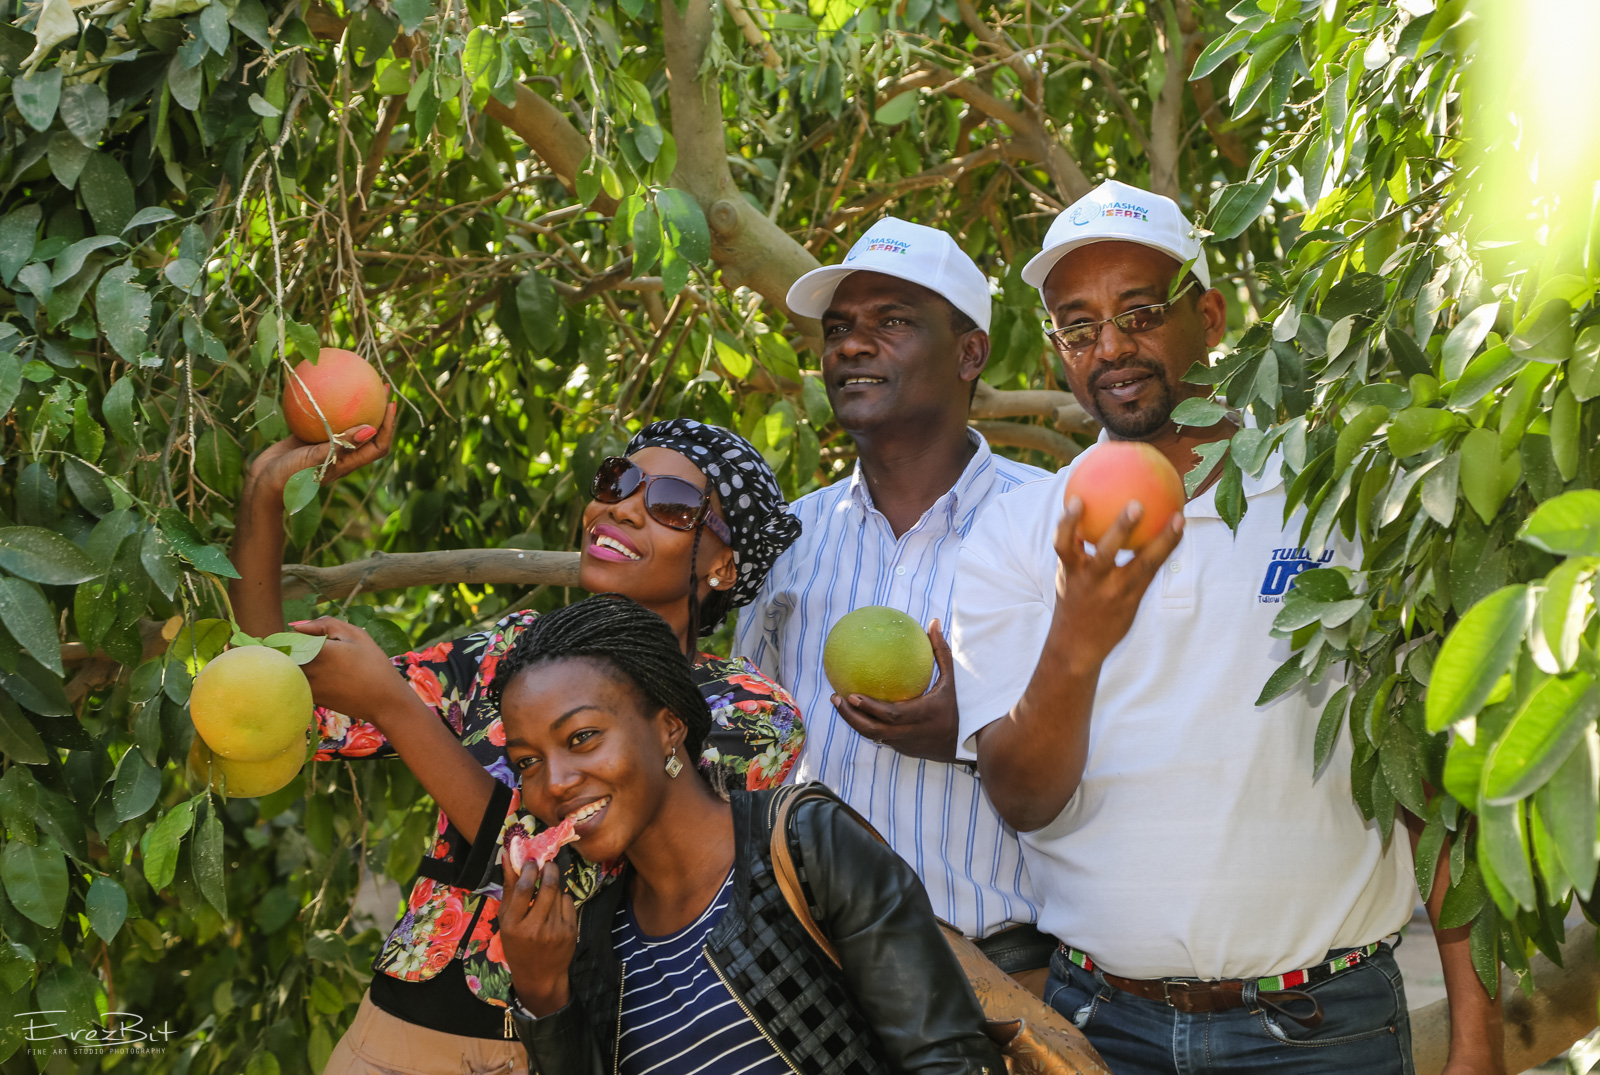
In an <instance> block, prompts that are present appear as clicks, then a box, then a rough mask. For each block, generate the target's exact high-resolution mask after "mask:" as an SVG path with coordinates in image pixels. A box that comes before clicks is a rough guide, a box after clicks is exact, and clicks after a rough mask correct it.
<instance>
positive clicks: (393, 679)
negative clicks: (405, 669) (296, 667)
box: [289, 616, 411, 728]
mask: <svg viewBox="0 0 1600 1075" xmlns="http://www.w3.org/2000/svg"><path fill="white" fill-rule="evenodd" d="M289 626H290V627H291V628H293V629H294V630H296V631H299V632H300V633H301V634H303V635H321V636H322V637H324V638H326V639H327V640H328V641H327V642H326V643H325V644H324V645H323V647H322V652H321V653H319V654H317V656H316V657H315V659H313V660H312V661H310V662H309V663H307V664H303V665H301V666H300V670H301V671H302V672H304V673H305V674H306V678H307V679H309V680H310V681H311V697H312V698H313V699H314V700H315V701H316V703H317V704H318V705H320V706H325V707H326V708H328V709H332V710H333V711H334V712H336V713H343V714H344V715H345V716H347V717H351V718H353V719H356V720H364V721H367V722H369V723H371V724H375V725H377V726H378V727H379V728H382V727H383V716H384V714H385V713H390V712H394V711H395V704H394V701H393V700H394V699H395V698H396V697H397V696H399V692H406V693H410V690H411V688H410V687H409V686H408V685H407V684H406V681H405V678H404V677H402V676H401V675H400V674H399V673H397V672H396V671H395V667H394V665H393V664H391V663H390V661H389V657H388V655H387V654H385V653H384V652H383V650H382V649H380V648H379V647H378V644H377V643H376V642H374V641H373V640H372V636H371V635H369V634H367V632H365V631H363V630H362V629H361V628H359V627H355V626H352V625H351V624H348V623H345V622H344V621H343V620H338V619H334V618H333V617H332V616H322V617H320V618H318V619H315V620H303V621H301V622H299V623H292V624H290V625H289Z"/></svg>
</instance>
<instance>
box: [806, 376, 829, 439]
mask: <svg viewBox="0 0 1600 1075" xmlns="http://www.w3.org/2000/svg"><path fill="white" fill-rule="evenodd" d="M800 401H801V403H803V404H804V405H805V409H806V419H807V420H808V421H809V422H810V423H811V428H812V429H821V428H822V427H823V426H825V425H827V424H828V423H829V422H831V421H833V405H832V404H831V403H829V402H828V389H827V388H826V386H824V385H823V383H822V378H821V377H801V379H800Z"/></svg>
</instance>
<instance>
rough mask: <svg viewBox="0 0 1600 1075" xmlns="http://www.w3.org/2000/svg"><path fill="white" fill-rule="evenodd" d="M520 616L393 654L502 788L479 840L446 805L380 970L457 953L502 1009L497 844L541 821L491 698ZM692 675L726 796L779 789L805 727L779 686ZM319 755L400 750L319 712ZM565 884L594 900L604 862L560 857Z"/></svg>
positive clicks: (747, 674)
mask: <svg viewBox="0 0 1600 1075" xmlns="http://www.w3.org/2000/svg"><path fill="white" fill-rule="evenodd" d="M535 616H536V613H533V612H526V611H524V612H516V613H513V614H511V615H510V616H507V617H506V618H505V619H503V620H501V621H500V622H499V623H497V624H495V625H494V627H493V628H491V629H490V630H488V631H483V632H480V633H478V634H473V635H468V636H466V637H465V638H458V639H456V640H454V641H452V642H442V643H440V644H439V645H436V646H430V647H428V648H427V649H425V650H420V651H417V652H412V653H403V654H401V655H400V656H398V657H396V658H394V664H395V667H396V668H397V669H398V670H399V671H400V673H401V674H402V675H404V676H405V677H406V679H407V680H408V681H409V682H410V684H411V689H412V690H414V691H415V692H416V693H417V696H418V697H419V698H421V699H422V700H423V701H424V702H426V703H427V704H428V706H429V708H431V709H433V710H434V712H436V713H438V714H439V719H441V720H443V721H444V722H445V723H446V724H448V725H449V726H450V728H451V730H452V731H454V732H455V734H456V736H457V737H458V738H459V739H460V740H461V744H462V746H464V747H466V748H467V750H468V752H470V753H471V754H472V756H473V757H474V758H475V759H476V760H477V761H478V762H479V763H480V764H481V765H482V766H483V767H484V769H485V770H487V771H488V772H489V774H490V775H491V776H493V777H494V778H495V779H496V780H497V781H499V783H500V785H502V788H503V790H497V792H496V794H495V796H494V798H493V799H492V800H491V802H490V804H489V809H488V812H487V813H486V814H485V816H484V819H483V823H482V824H480V825H479V839H478V841H477V843H476V844H473V843H470V842H469V841H468V840H467V839H466V838H465V837H464V836H463V835H462V834H461V833H460V832H459V831H458V830H457V829H456V827H455V826H454V825H452V824H450V821H449V819H448V818H447V817H446V816H445V814H444V811H443V810H441V811H439V817H438V823H437V825H436V827H435V830H434V831H435V836H434V840H433V844H432V846H431V847H430V849H429V851H428V853H427V855H426V856H425V857H424V858H423V861H422V865H421V867H420V869H419V870H418V877H417V881H416V884H415V885H414V886H413V887H412V889H411V896H410V898H409V899H408V900H407V901H406V909H405V912H404V914H402V915H401V917H400V921H399V922H397V923H396V924H395V927H394V929H392V930H391V931H390V933H389V936H388V938H387V939H386V940H385V941H384V945H383V949H382V951H380V952H379V954H378V958H377V960H376V962H375V963H374V964H373V969H374V970H377V971H381V972H382V973H384V974H387V975H389V976H391V977H394V978H398V979H401V980H403V981H411V982H416V981H424V980H426V979H429V978H432V977H433V976H434V975H436V974H438V973H439V971H441V970H443V969H444V968H445V966H446V965H448V964H449V963H450V961H451V960H453V959H461V960H463V962H464V969H465V971H466V979H467V985H468V987H469V988H470V989H471V990H472V992H473V993H474V994H476V995H477V996H478V998H479V999H480V1000H484V1001H488V1002H489V1003H491V1004H497V1005H500V1006H502V1007H503V1006H505V1005H506V1003H507V999H508V998H509V996H510V993H511V972H510V969H509V968H508V967H507V966H506V962H505V956H504V954H503V953H502V951H501V949H500V938H499V925H498V919H499V911H500V884H499V881H500V870H499V850H498V848H499V843H500V838H501V836H502V835H503V833H504V831H505V830H506V829H507V828H509V827H510V826H511V825H512V824H513V823H516V822H518V821H519V820H520V821H521V823H522V824H524V825H536V824H537V823H536V822H533V820H532V819H531V817H529V816H528V815H526V814H524V813H523V812H522V811H521V809H520V800H521V792H520V790H519V789H518V787H517V778H516V776H515V774H513V773H512V771H511V767H510V765H509V764H508V763H507V762H506V758H505V751H504V747H505V741H506V736H505V728H504V726H503V725H502V724H501V721H500V713H499V711H498V709H497V708H496V707H495V706H494V705H493V703H491V702H490V701H489V698H488V686H489V684H490V683H492V682H493V681H494V675H495V669H496V668H497V667H498V666H499V663H500V658H501V657H502V656H503V655H504V654H505V653H506V652H507V651H508V650H510V648H511V647H512V645H513V644H514V643H515V642H516V640H517V637H518V636H519V635H520V634H521V633H522V632H523V630H525V629H526V628H527V627H528V625H529V624H531V623H532V622H533V620H534V618H535ZM693 671H694V678H695V682H696V684H697V685H698V686H699V687H700V690H701V692H702V693H703V694H704V695H705V698H706V702H707V703H708V704H709V705H710V707H711V714H712V728H711V734H710V735H709V736H708V737H707V739H706V745H705V750H704V752H703V753H702V755H701V758H700V766H701V768H702V770H704V771H705V772H706V774H707V776H708V777H709V778H710V780H711V783H712V786H713V787H715V788H717V789H718V791H720V792H721V793H722V794H724V795H726V794H727V792H728V791H729V790H731V789H733V788H746V789H748V790H751V791H754V790H758V789H760V788H769V787H776V786H777V785H779V784H782V783H783V781H784V778H785V777H787V776H788V774H789V770H790V769H791V768H792V767H793V766H794V763H795V760H796V759H797V758H798V757H799V755H800V748H801V746H802V744H803V743H804V741H805V729H804V725H803V723H802V721H801V718H800V711H799V709H798V708H797V707H796V705H795V703H794V699H793V698H791V697H790V696H789V693H788V692H787V691H785V690H784V689H783V688H782V687H781V686H779V685H778V684H777V683H775V682H773V681H772V680H770V679H768V678H767V677H766V676H764V675H762V673H761V671H760V670H759V669H757V668H756V666H755V665H754V664H752V663H751V662H750V661H748V660H746V659H744V658H742V657H735V658H731V659H730V658H722V657H714V656H711V655H709V654H704V653H702V654H700V655H699V658H698V660H697V661H696V663H695V667H694V670H693ZM316 715H317V727H318V732H319V735H320V737H321V743H320V744H319V746H318V750H317V755H316V756H317V758H318V759H319V760H329V759H333V758H350V759H353V758H377V757H393V756H394V754H395V751H394V748H393V747H392V746H390V745H389V742H388V740H387V739H385V738H384V735H383V733H382V732H380V731H379V730H378V729H377V728H376V727H374V726H373V725H371V724H367V723H364V722H361V721H352V720H351V719H350V718H349V717H346V716H344V715H342V714H339V713H335V712H333V711H331V710H327V709H320V708H319V709H318V710H317V711H316ZM561 862H562V863H563V865H564V867H565V868H566V880H567V885H568V887H569V889H570V890H571V891H572V892H573V894H574V895H575V896H577V897H579V898H582V897H584V896H587V895H588V894H589V893H590V892H592V891H593V889H594V888H595V887H596V886H598V885H599V884H600V883H601V882H602V880H603V879H604V872H603V871H602V870H601V868H600V867H597V866H592V865H590V864H588V863H585V862H584V861H583V860H582V859H581V858H579V857H578V856H576V855H573V854H570V853H564V854H563V856H562V859H561Z"/></svg>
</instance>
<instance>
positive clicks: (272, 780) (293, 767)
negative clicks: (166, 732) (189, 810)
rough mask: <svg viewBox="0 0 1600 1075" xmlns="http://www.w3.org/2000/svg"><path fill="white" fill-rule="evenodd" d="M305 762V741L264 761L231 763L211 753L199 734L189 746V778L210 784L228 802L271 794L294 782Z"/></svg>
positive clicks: (229, 760)
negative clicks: (223, 795) (225, 796)
mask: <svg viewBox="0 0 1600 1075" xmlns="http://www.w3.org/2000/svg"><path fill="white" fill-rule="evenodd" d="M305 763H306V745H305V742H304V741H301V742H300V743H297V744H295V745H294V746H292V747H290V748H289V749H288V750H285V751H284V752H283V753H282V754H279V755H278V756H277V757H275V758H268V759H267V760H266V761H234V760H232V759H231V758H224V757H223V756H222V755H220V754H213V753H212V752H211V750H210V748H209V747H207V746H206V744H205V740H203V739H201V738H200V737H199V736H198V735H197V736H195V737H194V743H193V745H191V746H190V747H189V777H190V779H191V780H193V781H194V782H195V783H197V784H210V785H211V790H212V791H215V792H217V793H218V794H223V793H226V794H227V796H228V798H230V799H254V798H257V797H258V796H261V795H271V794H272V793H273V792H274V791H277V790H278V789H279V788H281V787H283V786H284V785H285V784H287V783H289V781H291V780H293V779H294V777H295V774H296V773H298V772H299V771H300V769H301V767H302V766H303V765H305Z"/></svg>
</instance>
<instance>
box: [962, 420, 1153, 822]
mask: <svg viewBox="0 0 1600 1075" xmlns="http://www.w3.org/2000/svg"><path fill="white" fill-rule="evenodd" d="M1125 443H1126V442H1111V443H1108V444H1102V445H1100V446H1098V447H1096V448H1094V449H1091V450H1090V453H1089V455H1087V456H1085V457H1084V459H1083V460H1082V461H1081V462H1080V463H1079V464H1078V465H1077V467H1076V468H1075V469H1074V472H1073V474H1072V476H1071V477H1070V478H1069V479H1068V481H1067V485H1066V489H1065V490H1064V492H1063V500H1064V504H1063V507H1062V513H1061V521H1060V523H1059V524H1058V525H1057V526H1056V533H1055V541H1054V544H1055V553H1056V559H1057V567H1056V594H1055V597H1056V600H1055V609H1054V611H1053V612H1052V614H1051V620H1050V629H1049V632H1048V633H1047V634H1046V636H1045V642H1044V648H1043V651H1042V652H1041V653H1040V655H1039V662H1038V664H1037V665H1036V666H1035V668H1034V671H1033V678H1032V679H1031V680H1030V681H1029V682H1028V687H1027V690H1025V691H1024V692H1023V695H1022V698H1021V699H1019V700H1018V702H1017V704H1016V705H1015V706H1013V707H1012V709H1011V712H1010V713H1009V714H1007V715H1006V717H1005V718H1004V719H1002V720H997V721H995V722H994V723H993V724H990V725H988V726H987V727H985V728H984V729H983V730H982V731H981V732H979V733H978V767H979V769H980V770H982V769H992V770H994V771H999V772H1004V773H1005V774H1006V779H1005V780H995V781H991V782H989V783H987V784H986V788H987V790H988V793H989V798H990V800H991V801H992V802H993V803H994V805H995V809H997V810H998V811H999V812H1000V816H1001V817H1003V818H1005V819H1006V821H1007V822H1009V823H1010V824H1011V825H1012V826H1013V827H1015V828H1016V829H1017V830H1018V831H1019V832H1032V831H1034V830H1036V829H1039V828H1042V827H1044V826H1045V825H1048V824H1049V823H1050V822H1051V821H1053V820H1055V818H1056V817H1057V816H1058V815H1059V814H1060V813H1061V811H1062V810H1064V809H1066V806H1067V803H1068V802H1070V801H1071V799H1072V796H1073V795H1074V794H1076V792H1077V790H1078V783H1079V781H1080V780H1082V778H1083V770H1084V766H1085V765H1086V764H1087V762H1088V757H1089V718H1090V714H1091V713H1092V712H1093V709H1094V696H1095V691H1096V689H1097V688H1098V686H1099V682H1100V667H1101V665H1102V664H1103V663H1104V661H1105V659H1106V657H1107V656H1109V655H1110V653H1111V651H1112V650H1113V649H1114V648H1115V647H1116V645H1117V643H1119V642H1121V641H1122V640H1123V639H1124V638H1125V637H1127V634H1128V631H1129V630H1130V629H1131V628H1132V627H1133V620H1134V617H1135V615H1137V614H1138V611H1139V604H1140V602H1141V601H1143V600H1144V595H1145V591H1146V590H1147V589H1149V586H1150V583H1151V581H1152V580H1153V579H1154V578H1155V576H1156V572H1157V571H1159V570H1160V569H1161V565H1162V564H1163V563H1165V562H1166V559H1167V557H1168V556H1170V555H1171V554H1172V550H1173V549H1175V548H1177V546H1178V542H1179V540H1181V539H1182V537H1183V503H1184V497H1183V484H1182V480H1181V479H1179V477H1178V474H1177V471H1176V470H1175V469H1174V468H1173V467H1172V464H1171V463H1169V462H1167V461H1166V459H1165V457H1163V456H1161V455H1160V453H1158V452H1154V451H1153V450H1151V451H1145V452H1139V453H1138V456H1137V464H1138V466H1139V467H1141V468H1149V469H1151V470H1153V471H1155V472H1156V473H1155V476H1154V480H1153V481H1151V482H1150V483H1148V484H1145V485H1144V486H1142V487H1141V485H1139V484H1135V483H1130V482H1128V481H1126V480H1103V481H1084V480H1083V478H1084V477H1085V470H1086V469H1087V471H1088V475H1090V476H1092V475H1093V474H1094V470H1095V469H1096V468H1091V467H1089V464H1091V463H1094V462H1095V458H1094V457H1095V456H1096V455H1099V454H1100V453H1102V452H1105V450H1106V449H1107V448H1111V449H1115V450H1114V451H1113V452H1110V453H1107V456H1109V457H1110V458H1109V461H1112V462H1120V461H1121V460H1119V459H1118V457H1119V456H1123V458H1130V457H1127V456H1124V454H1123V453H1122V452H1121V451H1120V449H1121V448H1122V447H1123V446H1124V445H1125ZM1126 446H1127V447H1132V448H1135V449H1146V448H1147V447H1148V446H1146V445H1143V444H1133V445H1126ZM1107 461H1108V460H1107V458H1106V457H1105V456H1103V457H1102V459H1101V462H1102V463H1105V462H1107ZM1102 477H1103V476H1102ZM1130 494H1134V495H1142V496H1144V497H1146V498H1148V499H1149V500H1151V501H1152V502H1153V503H1152V505H1149V506H1147V505H1146V504H1144V503H1143V502H1142V501H1141V500H1138V499H1132V498H1131V497H1130ZM1108 502H1109V503H1108ZM1152 508H1153V509H1154V510H1152ZM1156 513H1159V514H1156ZM1086 541H1092V542H1093V543H1094V551H1092V552H1091V551H1090V550H1089V549H1088V548H1087V547H1086V546H1085V542H1086ZM1124 551H1131V552H1132V553H1133V555H1132V557H1131V558H1127V559H1126V560H1125V561H1124V562H1123V563H1118V562H1117V561H1118V559H1119V557H1120V556H1121V554H1122V553H1123V552H1124Z"/></svg>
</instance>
